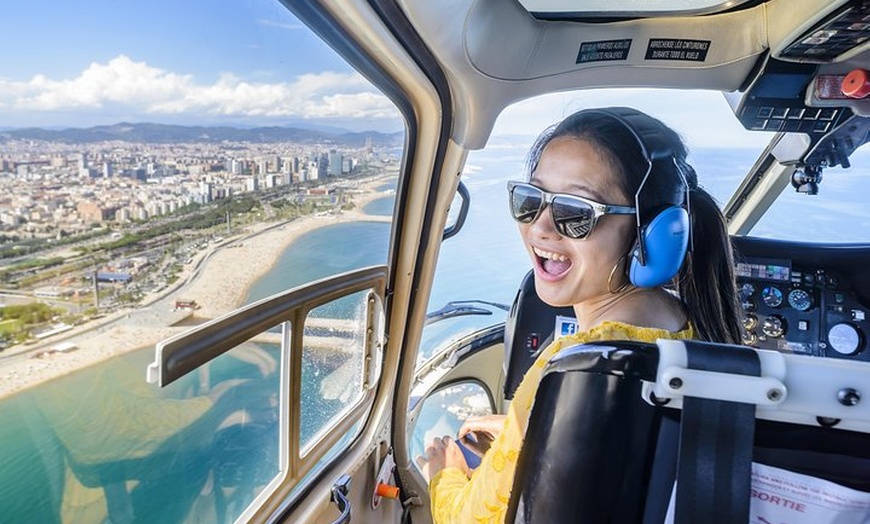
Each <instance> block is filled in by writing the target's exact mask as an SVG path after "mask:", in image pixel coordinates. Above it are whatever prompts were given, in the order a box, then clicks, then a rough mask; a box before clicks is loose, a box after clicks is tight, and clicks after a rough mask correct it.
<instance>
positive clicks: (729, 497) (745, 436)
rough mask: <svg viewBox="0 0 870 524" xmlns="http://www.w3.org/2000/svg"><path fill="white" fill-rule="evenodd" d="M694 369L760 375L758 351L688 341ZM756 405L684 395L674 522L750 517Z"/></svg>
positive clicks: (722, 522)
mask: <svg viewBox="0 0 870 524" xmlns="http://www.w3.org/2000/svg"><path fill="white" fill-rule="evenodd" d="M685 346H686V353H687V357H688V358H687V367H688V368H689V369H695V370H703V371H712V372H718V373H729V374H740V375H750V376H756V377H757V376H761V364H760V362H759V359H758V355H757V354H756V353H755V351H753V350H751V349H749V348H746V347H742V346H722V345H711V344H706V343H703V342H696V341H686V342H685ZM754 434H755V404H746V403H741V402H728V401H722V400H711V399H705V398H698V397H684V398H683V410H682V417H681V423H680V445H679V458H678V463H677V488H676V504H675V515H674V522H675V524H699V523H705V524H742V523H745V522H749V487H750V481H751V473H752V445H753V440H754Z"/></svg>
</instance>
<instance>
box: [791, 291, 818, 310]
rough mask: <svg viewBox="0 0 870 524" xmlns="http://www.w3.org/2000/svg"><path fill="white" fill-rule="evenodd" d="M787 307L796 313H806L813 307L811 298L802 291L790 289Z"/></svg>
mask: <svg viewBox="0 0 870 524" xmlns="http://www.w3.org/2000/svg"><path fill="white" fill-rule="evenodd" d="M788 305H789V306H791V307H793V308H795V309H797V310H798V311H806V310H808V309H810V308H811V307H813V297H812V296H810V294H809V293H807V292H806V291H804V290H803V289H792V290H791V291H789V293H788Z"/></svg>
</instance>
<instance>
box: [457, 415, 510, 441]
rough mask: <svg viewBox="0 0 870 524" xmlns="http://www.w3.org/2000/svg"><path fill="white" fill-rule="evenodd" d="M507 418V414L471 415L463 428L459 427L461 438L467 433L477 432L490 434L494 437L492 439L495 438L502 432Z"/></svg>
mask: <svg viewBox="0 0 870 524" xmlns="http://www.w3.org/2000/svg"><path fill="white" fill-rule="evenodd" d="M506 418H507V416H506V415H484V416H482V417H471V418H469V419H468V420H466V421H465V424H463V425H462V427H461V428H459V438H463V437H465V435H468V434H469V433H471V432H475V433H483V434H484V435H489V436H490V437H492V438H491V439H490V440H495V439H496V438H497V437H498V436H499V434H500V433H501V430H502V428H503V427H504V421H505V419H506Z"/></svg>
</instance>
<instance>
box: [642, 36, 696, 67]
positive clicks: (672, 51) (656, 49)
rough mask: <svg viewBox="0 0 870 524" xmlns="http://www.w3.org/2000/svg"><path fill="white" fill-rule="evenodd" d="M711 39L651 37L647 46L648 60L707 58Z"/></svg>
mask: <svg viewBox="0 0 870 524" xmlns="http://www.w3.org/2000/svg"><path fill="white" fill-rule="evenodd" d="M709 49H710V40H684V39H682V38H650V40H649V46H647V48H646V57H645V58H646V59H647V60H687V61H690V62H703V61H705V60H707V51H708V50H709Z"/></svg>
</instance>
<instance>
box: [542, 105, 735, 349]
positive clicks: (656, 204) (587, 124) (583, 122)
mask: <svg viewBox="0 0 870 524" xmlns="http://www.w3.org/2000/svg"><path fill="white" fill-rule="evenodd" d="M636 113H637V114H638V115H641V116H642V117H645V118H648V119H649V121H650V123H652V124H654V125H658V126H660V128H661V129H660V132H661V133H660V136H661V137H663V138H664V140H666V141H667V143H668V145H669V146H670V149H671V151H672V152H673V155H674V156H673V159H670V158H668V159H661V160H656V161H655V162H654V163H653V167H652V172H651V174H650V177H649V179H648V180H647V183H646V184H645V185H644V188H643V192H642V193H641V195H640V203H641V218H642V220H643V221H644V222H645V223H648V222H649V221H650V220H652V218H653V217H655V215H656V213H657V212H658V211H660V210H661V209H663V208H664V207H667V206H671V205H683V206H684V205H685V204H686V202H685V198H686V196H687V192H686V184H684V182H683V177H685V178H686V181H687V183H688V186H689V189H690V190H689V192H688V198H690V199H691V201H690V203H691V228H692V237H693V244H694V249H693V250H692V251H691V252H690V253H689V254H688V255H687V256H686V260H685V261H684V262H683V265H682V266H681V267H680V271H679V272H678V273H677V276H676V277H675V279H674V282H672V283H671V287H673V288H675V289H676V290H677V292H678V293H679V295H680V298H681V300H682V302H683V306H684V308H685V311H686V315H687V316H688V317H689V320H690V321H691V323H692V325H693V326H694V328H695V330H696V332H697V334H698V338H700V339H701V340H707V341H712V342H724V343H730V344H740V340H741V337H740V323H739V308H738V301H737V289H736V283H735V279H734V255H733V253H732V248H731V241H730V239H729V237H728V231H727V229H726V226H725V218H724V217H723V216H722V212H721V211H720V210H719V206H718V205H717V204H716V201H715V200H714V199H713V197H712V196H710V194H709V193H707V192H706V191H705V190H704V189H703V188H700V187H698V177H697V175H696V173H695V170H694V169H693V168H692V166H690V165H689V164H688V163H687V162H686V156H687V154H688V152H687V150H686V146H685V144H684V143H683V141H682V139H681V138H680V136H679V135H678V134H677V133H676V132H675V131H673V130H672V129H671V128H669V127H667V126H666V125H664V124H663V123H662V122H660V121H659V120H657V119H654V118H653V117H651V116H649V115H645V114H643V113H640V112H639V111H638V112H636ZM560 137H570V138H576V139H579V140H583V141H586V142H587V143H589V144H591V145H592V146H593V147H595V148H596V149H597V150H598V152H599V153H601V155H602V157H603V158H604V160H605V161H606V162H607V163H608V164H609V165H610V167H611V168H612V169H613V170H614V171H615V172H616V173H617V174H618V177H619V185H620V189H621V190H622V192H623V193H624V194H625V195H626V196H627V197H628V198H629V199H633V198H634V195H635V193H636V192H637V190H638V188H639V187H640V183H641V180H642V179H643V177H644V175H645V174H646V171H647V166H648V164H647V160H646V157H645V155H644V154H643V150H642V149H641V145H640V144H639V143H638V139H637V138H636V137H635V135H634V134H633V133H632V132H631V131H630V130H629V128H628V127H627V126H626V124H625V123H623V122H622V121H621V120H620V119H619V118H617V117H616V116H614V115H613V114H610V113H608V111H607V110H594V109H592V110H583V111H578V112H576V113H574V114H573V115H571V116H569V117H567V118H565V119H564V120H562V121H561V122H560V123H559V124H557V125H555V126H553V127H551V128H549V129H547V130H546V131H544V133H543V134H541V136H540V137H538V139H537V141H536V142H535V144H534V145H533V146H532V149H531V151H530V152H529V156H528V159H527V164H526V172H527V173H528V174H530V175H531V174H532V173H534V170H535V168H536V167H537V165H538V162H539V161H540V159H541V155H542V154H543V152H544V149H545V148H546V147H547V145H548V144H549V143H550V142H552V141H553V140H554V139H556V138H560ZM681 171H682V175H681ZM629 245H631V244H629ZM630 255H631V254H630V253H629V254H628V256H629V257H630Z"/></svg>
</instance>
